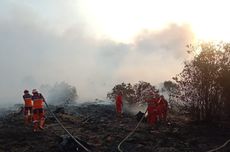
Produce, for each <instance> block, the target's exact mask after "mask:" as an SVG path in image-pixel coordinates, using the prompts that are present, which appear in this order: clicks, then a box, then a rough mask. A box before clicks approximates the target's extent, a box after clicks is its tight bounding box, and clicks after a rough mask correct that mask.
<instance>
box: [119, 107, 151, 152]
mask: <svg viewBox="0 0 230 152" xmlns="http://www.w3.org/2000/svg"><path fill="white" fill-rule="evenodd" d="M146 112H147V109H146V111H145V113H144V115H143V116H142V118H141V120H140V121H139V122H138V123H137V125H136V127H135V128H134V129H133V130H132V131H131V132H130V133H129V134H128V135H127V136H126V137H125V138H124V139H123V140H122V141H121V142H120V143H119V145H118V146H117V149H118V151H119V152H123V151H122V150H121V145H122V143H124V142H125V141H126V140H127V139H128V138H129V137H130V136H131V135H132V134H133V133H134V132H135V131H136V130H137V128H138V127H139V125H140V124H141V122H142V120H143V119H144V117H145V114H146Z"/></svg>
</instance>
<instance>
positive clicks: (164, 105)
mask: <svg viewBox="0 0 230 152" xmlns="http://www.w3.org/2000/svg"><path fill="white" fill-rule="evenodd" d="M161 100H162V109H161V110H162V111H161V112H162V120H163V121H166V120H167V111H168V102H167V100H166V99H165V98H164V96H161Z"/></svg>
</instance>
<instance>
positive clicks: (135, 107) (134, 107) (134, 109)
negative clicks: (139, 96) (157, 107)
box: [123, 102, 147, 115]
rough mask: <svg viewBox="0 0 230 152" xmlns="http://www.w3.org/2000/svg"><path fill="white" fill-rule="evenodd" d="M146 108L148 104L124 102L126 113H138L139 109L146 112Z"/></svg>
mask: <svg viewBox="0 0 230 152" xmlns="http://www.w3.org/2000/svg"><path fill="white" fill-rule="evenodd" d="M146 109H147V105H139V104H128V103H127V102H123V111H124V112H125V113H130V114H133V115H136V114H137V113H138V112H139V111H141V112H143V113H145V111H146Z"/></svg>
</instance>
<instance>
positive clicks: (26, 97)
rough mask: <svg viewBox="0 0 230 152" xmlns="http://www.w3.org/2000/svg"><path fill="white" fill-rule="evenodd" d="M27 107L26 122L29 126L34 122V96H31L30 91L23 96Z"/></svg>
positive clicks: (25, 91)
mask: <svg viewBox="0 0 230 152" xmlns="http://www.w3.org/2000/svg"><path fill="white" fill-rule="evenodd" d="M23 99H24V103H25V107H24V121H25V124H26V125H27V124H28V123H30V122H31V121H32V106H33V103H32V96H31V95H30V94H29V91H28V90H24V95H23Z"/></svg>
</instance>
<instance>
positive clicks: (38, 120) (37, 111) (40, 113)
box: [32, 89, 45, 132]
mask: <svg viewBox="0 0 230 152" xmlns="http://www.w3.org/2000/svg"><path fill="white" fill-rule="evenodd" d="M32 93H33V96H32V100H33V123H34V128H33V131H34V132H37V131H38V130H39V128H40V129H44V124H45V114H44V107H43V102H45V98H44V97H43V96H42V94H41V93H38V91H37V90H36V89H33V91H32Z"/></svg>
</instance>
